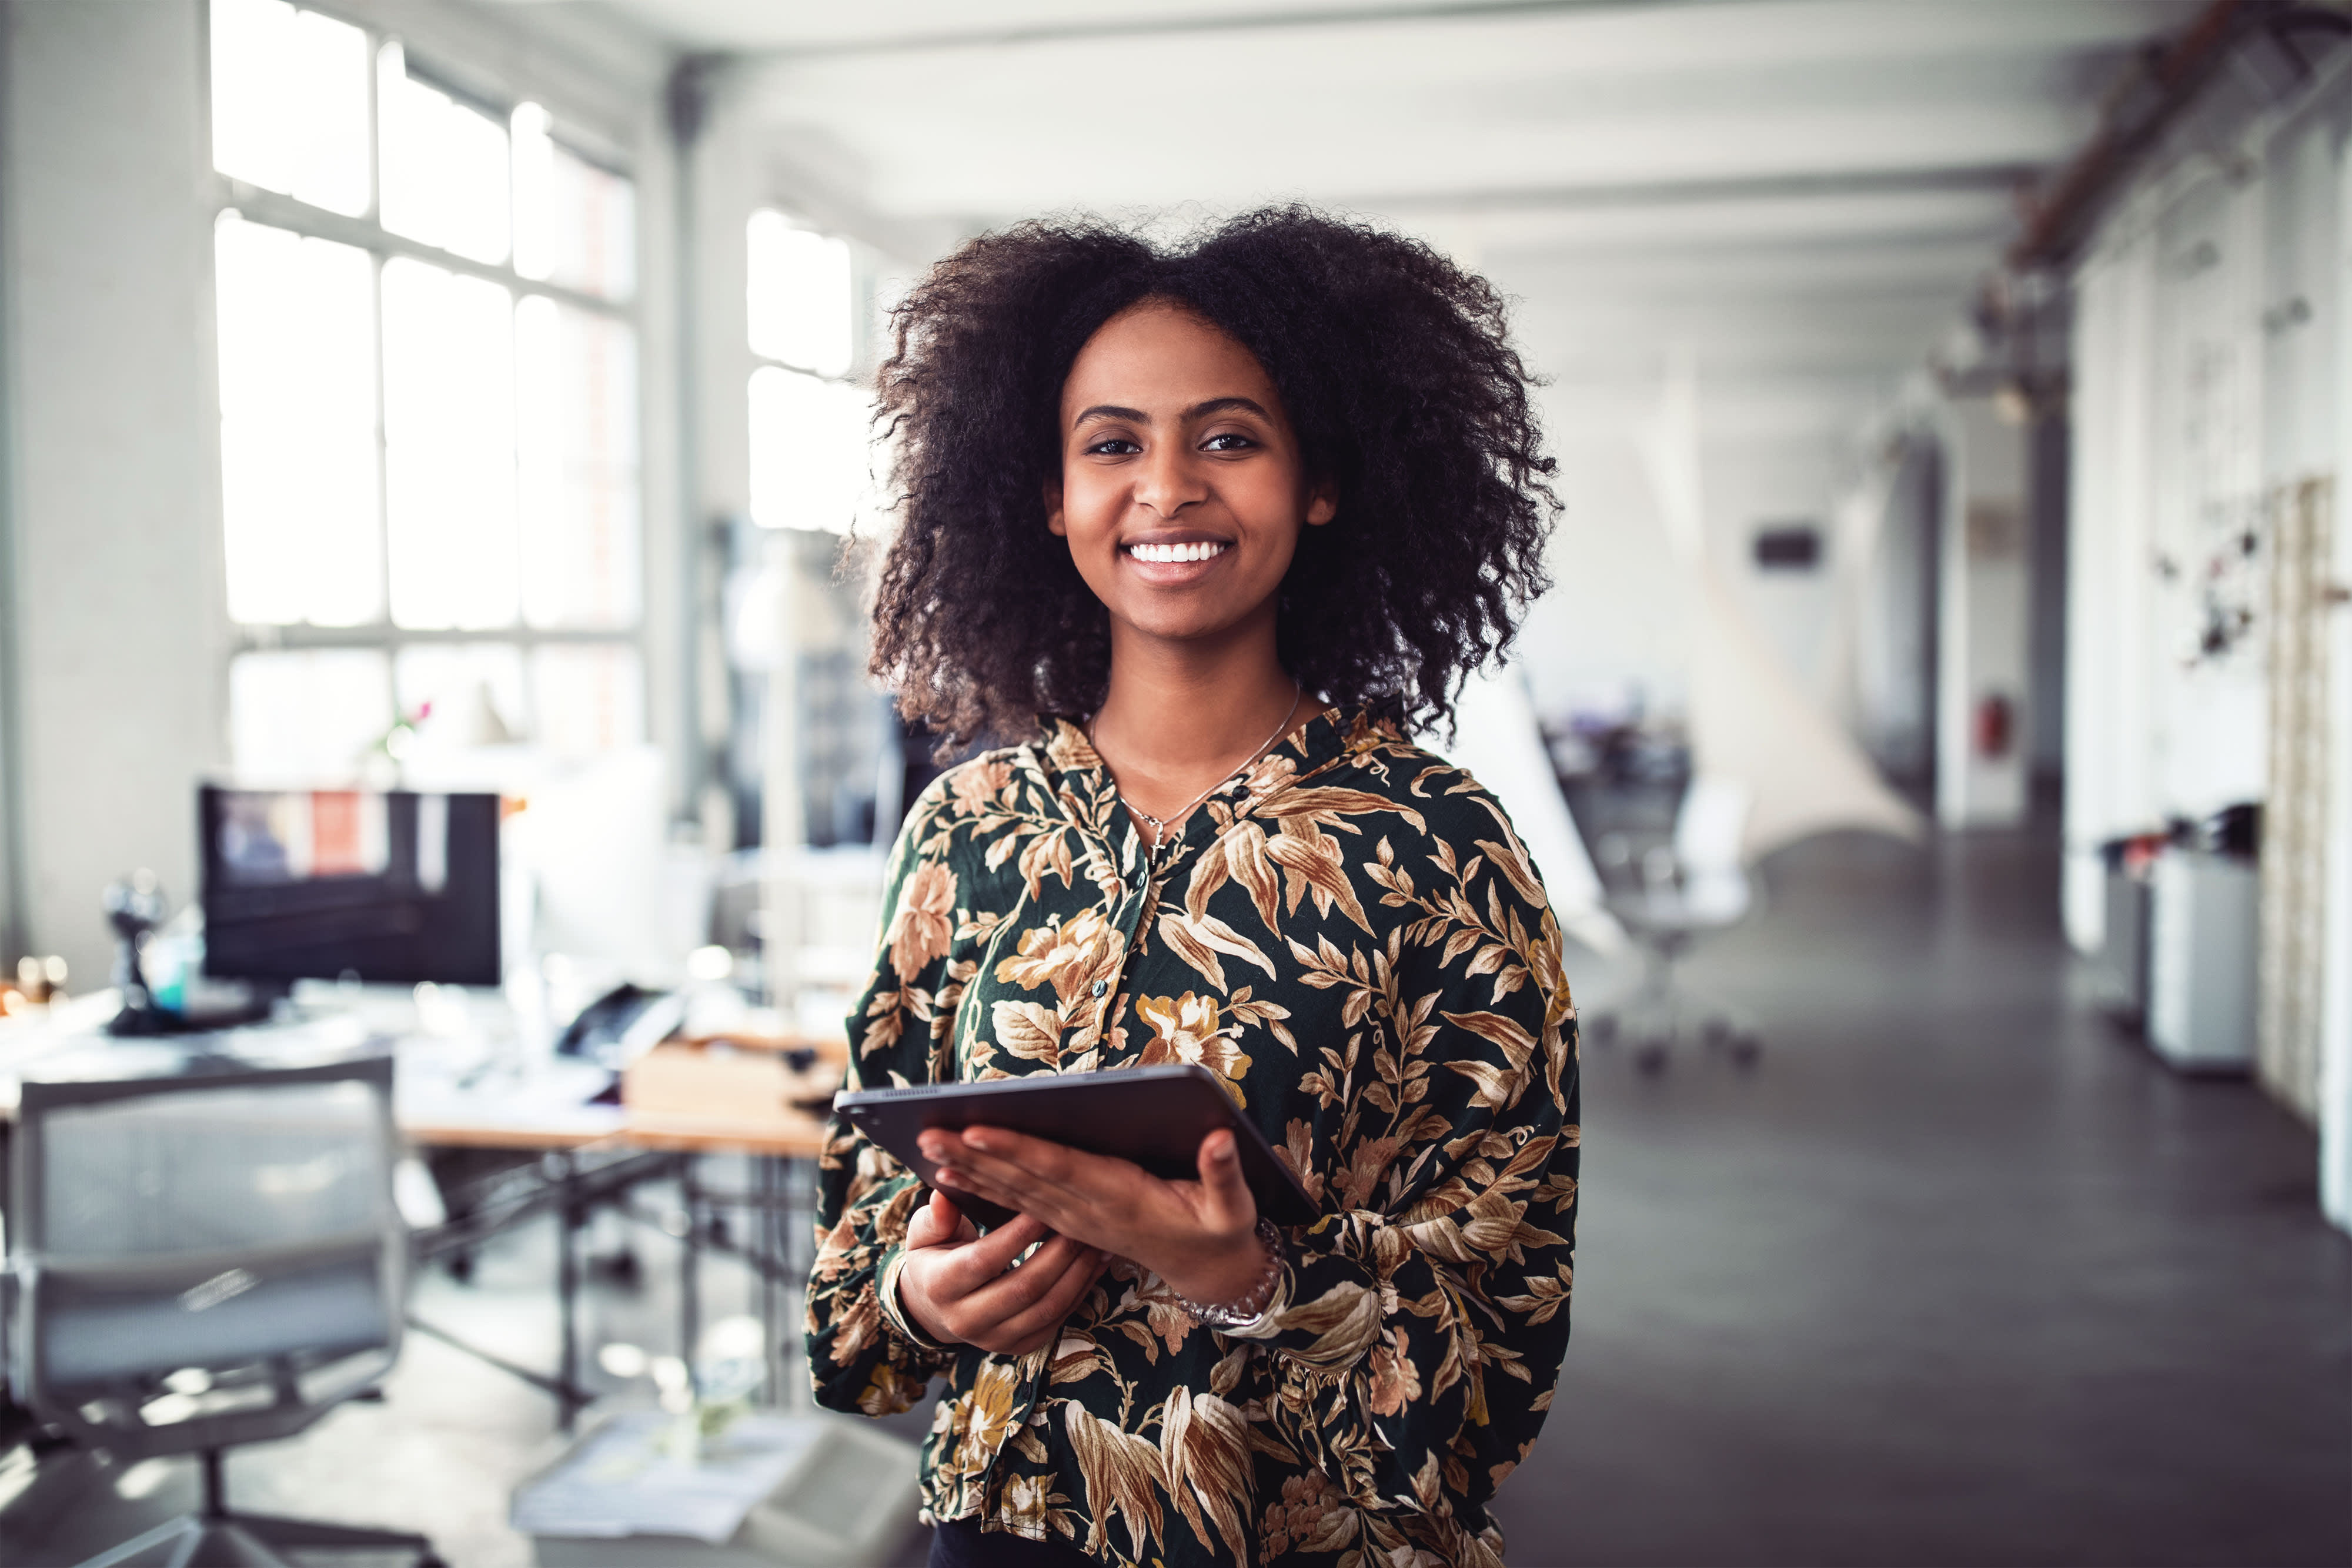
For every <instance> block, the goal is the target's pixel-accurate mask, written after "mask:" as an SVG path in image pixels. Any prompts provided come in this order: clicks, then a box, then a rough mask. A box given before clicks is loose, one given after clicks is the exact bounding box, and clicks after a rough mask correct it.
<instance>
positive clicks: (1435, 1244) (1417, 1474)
mask: <svg viewBox="0 0 2352 1568" xmlns="http://www.w3.org/2000/svg"><path fill="white" fill-rule="evenodd" d="M1527 386H1528V377H1527V374H1526V372H1525V371H1524V370H1523V369H1522V367H1521V365H1520V362H1519V360H1518V358H1517V355H1516V354H1515V353H1514V352H1513V351H1512V350H1511V349H1510V348H1509V347H1508V345H1507V342H1506V340H1505V338H1504V332H1503V310H1502V306H1501V302H1500V301H1499V299H1498V298H1496V295H1495V294H1494V293H1493V291H1492V290H1491V289H1490V288H1489V287H1488V286H1487V285H1486V284H1485V283H1484V282H1483V281H1481V280H1479V279H1476V278H1474V277H1469V276H1467V275H1465V274H1464V273H1463V272H1461V271H1459V270H1458V269H1456V268H1455V267H1453V266H1452V265H1451V264H1449V263H1448V262H1446V261H1445V260H1444V259H1443V258H1441V257H1440V256H1437V255H1436V254H1435V253H1434V252H1433V251H1431V250H1429V249H1428V248H1426V247H1425V246H1420V245H1418V244H1415V243H1412V242H1411V241H1408V240H1404V239H1401V238H1398V237H1395V236H1393V235H1384V234H1381V233H1378V232H1375V231H1372V230H1370V229H1366V228H1362V227H1358V226H1354V225H1348V224H1343V223H1339V222H1335V221H1333V220H1331V219H1328V218H1325V217H1321V216H1318V215H1316V214H1311V213H1308V212H1306V211H1303V210H1300V209H1296V208H1285V209H1276V210H1270V211H1265V212H1260V213H1256V214H1250V215H1247V216H1244V217H1242V218H1238V219H1235V220H1234V221H1232V222H1230V223H1227V224H1225V225H1223V226H1222V227H1219V228H1218V229H1216V230H1215V231H1213V233H1211V234H1209V235H1206V237H1204V238H1202V239H1201V240H1199V241H1198V242H1197V243H1194V244H1192V245H1190V246H1186V247H1184V248H1181V249H1173V250H1166V251H1161V250H1155V249H1154V248H1153V247H1152V246H1149V245H1147V244H1145V243H1144V242H1143V241H1141V240H1139V239H1138V238H1135V237H1133V236H1131V235H1128V234H1125V233H1122V232H1120V231H1118V230H1116V229H1113V228H1109V227H1107V226H1103V225H1095V224H1087V223H1036V224H1029V225H1023V226H1021V227H1018V228H1015V229H1013V230H1011V231H1009V232H1006V233H1003V234H999V235H989V236H986V237H983V238H981V239H978V240H975V241H973V242H971V244H970V245H968V246H965V247H964V248H963V249H962V250H961V251H959V252H957V253H956V254H955V255H954V256H950V257H949V258H948V259H947V260H946V261H944V262H942V263H941V264H940V266H939V267H937V268H936V269H935V270H934V271H933V272H932V273H931V275H930V276H929V278H928V279H927V280H926V281H925V282H924V283H923V284H922V285H920V286H919V287H918V288H916V289H915V290H914V292H913V293H912V294H910V295H909V296H908V298H907V300H906V302H905V303H904V304H903V305H902V306H901V307H900V308H899V310H898V317H897V324H896V340H895V351H894V353H893V355H892V357H891V358H890V360H889V361H887V363H886V364H885V365H884V367H883V370H882V377H881V398H882V406H883V410H884V413H885V417H886V419H887V421H888V422H890V423H891V425H892V427H893V429H894V430H895V433H896V435H897V438H898V444H899V446H898V480H899V483H900V486H901V488H902V490H903V497H904V498H903V508H902V522H901V531H900V532H899V534H898V538H896V540H895V541H894V542H893V544H892V545H891V547H890V550H889V553H888V556H887V560H886V562H885V565H884V568H883V573H882V582H881V587H880V592H879V596H878V601H877V609H876V644H875V646H876V653H875V668H876V670H877V673H878V674H882V675H884V676H885V677H886V678H887V679H888V680H890V681H891V683H892V684H893V685H894V686H895V687H896V689H897V690H898V692H899V694H900V701H901V703H902V705H903V706H907V707H908V708H909V709H910V710H913V711H917V712H919V713H921V714H923V715H924V716H927V717H928V718H929V720H930V721H931V723H932V725H933V726H934V727H936V728H938V729H940V731H942V732H943V733H945V734H946V735H947V736H949V737H950V739H951V740H955V741H962V740H966V739H969V738H970V737H973V736H975V735H977V734H981V733H983V732H984V733H990V734H993V735H996V736H999V737H1024V736H1032V737H1034V738H1029V739H1024V741H1023V742H1022V743H1021V744H1018V745H1014V746H1010V747H1003V748H1002V749H998V750H992V751H989V752H986V753H983V754H982V755H981V756H979V757H976V758H972V759H971V760H970V761H968V762H965V763H963V764H962V765H961V766H960V767H957V768H953V769H951V770H950V771H949V772H948V773H947V774H946V775H945V776H943V777H942V778H941V779H939V780H938V781H937V782H936V783H934V784H933V785H932V787H931V788H930V789H928V790H926V791H925V792H924V794H923V797H922V799H921V800H919V802H918V803H917V804H916V806H915V808H914V810H913V811H912V812H911V813H910V814H909V816H908V821H907V824H906V828H905V831H903V832H902V833H901V835H900V837H899V840H898V849H897V851H896V852H895V853H894V854H893V856H892V859H891V866H890V873H889V888H888V894H887V904H886V925H885V928H884V934H883V938H882V951H881V953H880V956H878V958H877V962H876V966H875V975H874V982H873V985H872V988H870V990H869V991H868V992H867V994H866V998H864V1001H863V1003H862V1005H861V1006H860V1007H859V1008H858V1009H857V1011H856V1014H854V1015H853V1016H852V1018H851V1020H850V1032H851V1044H852V1051H851V1061H852V1065H851V1082H852V1083H853V1084H854V1085H855V1084H864V1085H882V1084H889V1083H901V1082H927V1081H937V1080H947V1079H976V1078H995V1077H1002V1076H1004V1075H1007V1074H1020V1073H1030V1072H1085V1071H1096V1070H1098V1069H1100V1070H1108V1069H1117V1068H1120V1067H1127V1066H1134V1065H1139V1064H1149V1063H1155V1062H1198V1063H1201V1064H1203V1065H1205V1066H1207V1067H1209V1068H1211V1069H1213V1070H1214V1071H1216V1072H1217V1073H1218V1074H1220V1075H1221V1076H1222V1077H1223V1079H1224V1081H1225V1082H1226V1083H1227V1084H1228V1085H1229V1087H1230V1089H1231V1091H1232V1092H1233V1095H1234V1099H1235V1100H1236V1101H1237V1102H1239V1103H1240V1104H1241V1105H1242V1106H1243V1107H1244V1110H1245V1111H1246V1113H1248V1114H1249V1115H1250V1116H1251V1117H1253V1118H1254V1119H1255V1122H1256V1124H1257V1125H1258V1126H1259V1127H1260V1128H1261V1129H1262V1130H1263V1131H1264V1132H1265V1135H1266V1137H1267V1139H1268V1141H1269V1142H1270V1143H1271V1144H1273V1145H1275V1146H1276V1148H1277V1149H1278V1150H1280V1151H1281V1153H1282V1155H1283V1157H1284V1159H1285V1160H1286V1163H1287V1164H1288V1165H1289V1166H1290V1167H1291V1168H1292V1170H1293V1171H1294V1172H1296V1173H1297V1175H1298V1176H1299V1177H1300V1178H1301V1180H1302V1181H1303V1182H1304V1183H1305V1185H1306V1186H1307V1191H1308V1192H1309V1193H1310V1194H1311V1195H1312V1196H1313V1197H1314V1198H1315V1199H1316V1201H1317V1203H1318V1207H1319V1208H1320V1210H1321V1218H1320V1219H1319V1221H1318V1223H1317V1224H1315V1225H1313V1226H1311V1227H1307V1228H1299V1229H1295V1230H1289V1231H1282V1230H1278V1229H1276V1228H1275V1227H1273V1226H1272V1225H1271V1224H1270V1223H1261V1222H1260V1220H1259V1218H1258V1216H1257V1213H1256V1210H1255V1206H1254V1204H1253V1202H1252V1199H1251V1197H1250V1194H1249V1191H1248V1188H1247V1187H1246V1186H1245V1185H1244V1183H1243V1181H1242V1180H1241V1177H1240V1175H1239V1171H1238V1166H1237V1162H1236V1160H1235V1157H1234V1151H1233V1148H1232V1138H1231V1135H1230V1134H1225V1133H1218V1134H1212V1135H1211V1136H1210V1137H1209V1138H1208V1139H1206V1140H1205V1141H1204V1142H1203V1144H1202V1148H1201V1151H1200V1172H1199V1179H1198V1180H1197V1181H1185V1182H1169V1181H1162V1180H1160V1179H1158V1178H1156V1177H1154V1176H1149V1175H1147V1174H1146V1173H1144V1172H1143V1171H1142V1170H1141V1169H1139V1167H1137V1166H1134V1165H1131V1164H1129V1163H1128V1162H1126V1161H1123V1160H1118V1159H1109V1158H1103V1157H1100V1156H1096V1155H1084V1154H1080V1153H1077V1152H1076V1151H1073V1150H1069V1149H1065V1148H1059V1147H1056V1146H1055V1145H1048V1144H1044V1143H1040V1142H1037V1141H1035V1140H1033V1139H1028V1138H1023V1137H1020V1136H1016V1135H1014V1134H1011V1133H1007V1132H1002V1131H996V1132H991V1131H989V1130H986V1129H978V1128H975V1129H972V1130H970V1131H968V1132H967V1133H965V1134H961V1135H957V1134H950V1133H945V1132H940V1131H934V1132H933V1133H930V1134H926V1138H927V1139H929V1140H930V1142H929V1144H927V1146H926V1149H925V1153H926V1154H927V1155H929V1156H930V1157H932V1158H933V1159H934V1160H936V1161H938V1162H939V1163H940V1165H941V1166H942V1167H943V1169H942V1172H941V1176H940V1183H941V1187H942V1190H940V1191H938V1192H929V1193H927V1192H925V1191H924V1190H923V1189H922V1188H921V1187H920V1186H919V1184H918V1183H917V1181H916V1179H915V1178H914V1176H912V1175H911V1174H909V1173H908V1172H907V1171H906V1170H905V1169H904V1168H902V1167H901V1166H899V1165H898V1163H897V1162H896V1161H895V1160H893V1159H892V1158H891V1157H890V1156H888V1155H886V1154H884V1153H883V1152H882V1151H880V1150H879V1149H877V1148H876V1147H874V1146H872V1145H868V1144H866V1142H865V1141H864V1140H863V1139H861V1138H860V1137H859V1136H858V1135H857V1134H856V1133H855V1132H853V1131H852V1130H851V1129H850V1128H849V1127H848V1126H847V1125H846V1124H845V1123H844V1122H842V1121H841V1120H839V1119H836V1120H835V1124H834V1127H833V1135H832V1139H831V1142H830V1145H829V1147H828V1149H827V1153H826V1157H825V1160H824V1171H823V1178H824V1189H823V1197H822V1203H821V1211H820V1215H819V1222H820V1238H821V1245H820V1250H819V1256H818V1259H817V1262H816V1267H815V1270H814V1277H813V1279H812V1281H811V1284H810V1294H809V1319H808V1333H809V1347H810V1358H811V1365H812V1367H813V1369H814V1378H815V1381H816V1385H817V1392H818V1397H819V1398H820V1399H821V1400H822V1401H823V1402H824V1403H825V1404H827V1405H830V1406H834V1407H835V1408H837V1409H844V1410H862V1411H865V1412H866V1413H868V1414H871V1415H880V1414H885V1413H888V1412H892V1411H898V1410H903V1409H906V1408H908V1407H909V1406H912V1405H913V1404H914V1403H915V1401H916V1400H918V1399H919V1398H920V1397H921V1396H923V1394H924V1393H925V1391H926V1390H927V1388H928V1386H929V1382H930V1380H931V1379H932V1378H933V1377H935V1376H940V1375H944V1376H945V1377H946V1378H947V1383H948V1387H947V1393H946V1396H945V1397H943V1398H942V1399H941V1401H940V1405H939V1407H938V1411H937V1415H936V1418H935V1419H934V1421H933V1424H932V1430H931V1436H930V1439H929V1443H928V1444H927V1446H926V1448H925V1454H924V1478H923V1496H924V1513H925V1518H926V1519H927V1520H929V1521H931V1522H933V1523H934V1524H936V1525H938V1526H939V1534H938V1535H937V1537H936V1538H935V1541H934V1545H933V1548H932V1552H933V1555H932V1559H931V1560H932V1562H933V1563H935V1564H937V1563H1029V1562H1035V1563H1051V1562H1068V1563H1078V1562H1084V1561H1095V1562H1103V1563H1123V1564H1139V1563H1153V1562H1158V1563H1165V1564H1168V1565H1170V1568H1175V1565H1177V1564H1187V1563H1270V1562H1276V1561H1281V1562H1293V1561H1297V1562H1305V1563H1313V1562H1330V1563H1343V1564H1348V1565H1349V1568H1352V1565H1354V1564H1358V1563H1362V1564H1366V1565H1367V1568H1369V1565H1370V1564H1371V1563H1374V1562H1378V1563H1406V1564H1412V1563H1499V1561H1500V1555H1501V1550H1502V1540H1501V1535H1500V1533H1499V1531H1496V1528H1495V1527H1494V1525H1493V1523H1492V1521H1490V1519H1489V1518H1488V1516H1487V1513H1486V1500H1487V1499H1488V1498H1489V1497H1491V1496H1492V1494H1493V1492H1494V1490H1495V1487H1496V1484H1497V1483H1498V1482H1499V1481H1500V1480H1501V1479H1502V1478H1503V1477H1504V1475H1505V1474H1506V1473H1507V1472H1508V1471H1509V1470H1510V1469H1511V1468H1512V1467H1513V1466H1514V1465H1515V1464H1517V1462H1518V1460H1519V1459H1520V1458H1522V1457H1523V1456H1524V1455H1525V1454H1526V1452H1527V1450H1528V1446H1529V1445H1530V1444H1531V1443H1532V1442H1533V1441H1534V1438H1535V1435H1536V1432H1537V1429H1538V1427H1539V1426H1540V1425H1541V1423H1542V1420H1543V1416H1544V1413H1545V1412H1546V1411H1547V1410H1548V1409H1549V1405H1550V1399H1551V1390H1552V1385H1553V1383H1554V1381H1555V1378H1556V1376H1557V1374H1558V1369H1559V1359H1560V1355H1561V1353H1562V1351H1563V1350H1564V1349H1565V1347H1566V1343H1567V1338H1568V1313H1567V1302H1568V1291H1569V1284H1570V1247H1571V1245H1572V1238H1573V1235H1574V1221H1575V1207H1576V1161H1577V1125H1576V1117H1577V1068H1576V1052H1575V1023H1574V1014H1573V1009H1572V1008H1571V1005H1570V1000H1569V995H1568V989H1567V988H1566V986H1565V985H1563V984H1562V983H1561V979H1560V973H1559V932H1558V928H1557V927H1556V925H1554V923H1553V920H1552V917H1551V915H1550V912H1549V909H1548V908H1547V906H1546V904H1545V902H1544V895H1543V889H1542V885H1541V883H1540V882H1539V881H1538V877H1537V875H1536V872H1535V868H1534V867H1533V866H1532V865H1531V864H1530V863H1529V862H1528V857H1527V855H1526V853H1525V852H1524V851H1523V850H1522V849H1521V847H1520V845H1519V842H1518V840H1517V837H1516V835H1515V834H1514V833H1513V832H1512V831H1511V826H1510V823H1509V821H1507V818H1506V817H1505V816H1504V814H1503V812H1502V810H1501V809H1500V808H1499V807H1498V806H1496V803H1495V801H1494V800H1493V799H1492V798H1491V797H1489V796H1488V795H1487V794H1486V793H1485V791H1483V790H1481V789H1479V788H1478V786H1477V785H1476V784H1475V782H1474V781H1473V780H1472V779H1469V778H1468V777H1467V776H1466V775H1465V774H1464V773H1462V772H1460V771H1459V770H1457V769H1455V768H1451V767H1449V766H1448V765H1447V764H1445V763H1444V761H1443V760H1441V759H1440V758H1437V757H1434V756H1433V755H1431V754H1430V753H1428V752H1426V751H1423V750H1420V749H1418V748H1416V747H1413V746H1412V745H1410V744H1409V743H1408V742H1407V741H1406V740H1405V739H1404V738H1403V731H1402V726H1403V725H1404V724H1408V723H1429V722H1434V721H1442V720H1443V719H1444V717H1445V716H1446V715H1447V713H1448V710H1449V699H1450V695H1451V694H1452V692H1453V691H1454V688H1455V686H1456V685H1457V684H1458V682H1459V679H1460V677H1461V676H1462V675H1463V674H1465V672H1466V671H1468V670H1469V669H1471V668H1472V667H1474V666H1475V665H1476V664H1478V663H1480V662H1481V661H1482V660H1483V659H1484V658H1485V657H1486V656H1487V655H1488V654H1489V653H1491V652H1493V651H1494V650H1495V649H1496V648H1497V647H1499V646H1500V644H1501V643H1503V642H1504V641H1505V640H1506V639H1507V637H1508V635H1509V634H1510V631H1511V627H1512V617H1513V615H1514V613H1515V612H1516V611H1517V609H1518V607H1519V606H1520V605H1521V604H1522V603H1524V601H1526V600H1527V599H1528V598H1529V597H1531V596H1532V595H1533V594H1534V593H1536V592H1538V591H1540V590H1541V589H1542V588H1543V586H1544V580H1543V576H1542V569H1541V554H1542V549H1543V543H1544V538H1545V534H1546V530H1547V528H1548V527H1549V521H1550V517H1551V514H1552V511H1553V509H1554V508H1553V503H1552V497H1551V495H1550V492H1549V489H1548V488H1547V487H1546V483H1545V481H1546V476H1548V475H1549V474H1550V473H1551V471H1552V465H1551V463H1550V462H1549V459H1546V458H1544V457H1542V456H1541V455H1539V453H1538V432H1537V429H1536V425H1535V422H1534V419H1533V416H1532V414H1531V413H1530V411H1529V408H1528V396H1527ZM1041 715H1042V716H1045V717H1043V718H1041V717H1040V716H1041ZM1041 731H1042V732H1041ZM960 1194H970V1195H973V1196H977V1197H984V1198H988V1199H991V1200H992V1201H995V1202H998V1203H1001V1204H1003V1205H1004V1206H1005V1207H1010V1208H1013V1209H1015V1210H1017V1211H1019V1216H1020V1218H1017V1219H1015V1220H1014V1221H1013V1222H1012V1223H1011V1224H1009V1225H1006V1226H1003V1227H1001V1228H997V1229H994V1230H992V1231H990V1232H989V1233H987V1234H986V1235H984V1236H983V1235H980V1234H979V1233H977V1232H976V1231H975V1230H974V1229H973V1228H972V1227H971V1224H970V1223H969V1222H968V1221H965V1220H963V1219H961V1217H960V1216H959V1214H958V1211H957V1209H956V1207H955V1203H954V1200H955V1198H956V1197H957V1196H958V1195H960ZM1031 1249H1034V1252H1033V1251H1032V1250H1031ZM1024 1253H1028V1254H1029V1255H1028V1256H1027V1257H1026V1258H1025V1260H1024V1257H1023V1255H1024ZM1016 1263H1017V1267H1016V1266H1015V1265H1016Z"/></svg>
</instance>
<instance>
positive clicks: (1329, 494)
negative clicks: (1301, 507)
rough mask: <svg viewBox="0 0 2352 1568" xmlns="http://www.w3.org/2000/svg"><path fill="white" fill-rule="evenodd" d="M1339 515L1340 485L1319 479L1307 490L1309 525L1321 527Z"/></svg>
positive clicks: (1310, 526) (1309, 526)
mask: <svg viewBox="0 0 2352 1568" xmlns="http://www.w3.org/2000/svg"><path fill="white" fill-rule="evenodd" d="M1338 516H1339V486H1337V485H1335V484H1333V483H1332V482H1331V481H1330V480H1328V479H1318V480H1317V481H1316V482H1315V484H1314V485H1313V486H1310V487H1309V488H1308V490H1307V527H1308V528H1321V527H1322V526H1323V525H1324V524H1326V523H1328V522H1329V521H1330V520H1331V519H1332V518H1333V517H1338Z"/></svg>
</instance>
